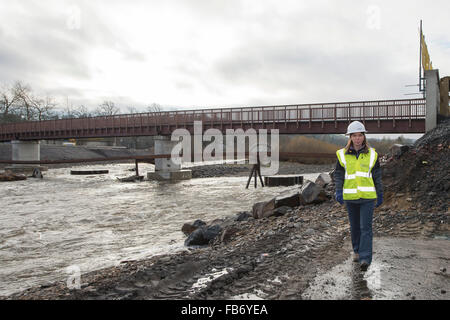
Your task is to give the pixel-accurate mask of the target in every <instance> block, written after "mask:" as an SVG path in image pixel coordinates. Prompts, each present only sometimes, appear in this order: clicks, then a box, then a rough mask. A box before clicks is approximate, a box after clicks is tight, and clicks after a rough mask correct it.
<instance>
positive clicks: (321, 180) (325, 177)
mask: <svg viewBox="0 0 450 320" xmlns="http://www.w3.org/2000/svg"><path fill="white" fill-rule="evenodd" d="M330 183H331V176H330V175H329V174H328V173H321V174H320V175H319V176H318V177H317V179H316V182H315V184H317V185H319V186H321V187H322V188H325V187H326V186H327V185H328V184H330Z"/></svg>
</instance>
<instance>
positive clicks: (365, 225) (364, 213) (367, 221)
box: [345, 200, 375, 264]
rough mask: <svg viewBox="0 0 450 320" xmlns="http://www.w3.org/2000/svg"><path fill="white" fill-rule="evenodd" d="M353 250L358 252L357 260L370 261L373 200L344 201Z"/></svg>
mask: <svg viewBox="0 0 450 320" xmlns="http://www.w3.org/2000/svg"><path fill="white" fill-rule="evenodd" d="M345 204H346V205H347V211H348V218H349V221H350V232H351V236H352V246H353V251H354V252H355V253H358V254H359V262H362V261H363V260H364V261H366V262H368V263H369V264H371V263H372V242H373V233H372V219H373V209H374V207H375V201H367V200H366V201H360V202H359V201H350V202H349V201H345Z"/></svg>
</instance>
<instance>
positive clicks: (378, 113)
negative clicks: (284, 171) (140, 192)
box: [0, 99, 426, 138]
mask: <svg viewBox="0 0 450 320" xmlns="http://www.w3.org/2000/svg"><path fill="white" fill-rule="evenodd" d="M425 116H426V102H425V99H405V100H380V101H359V102H339V103H317V104H299V105H283V106H261V107H242V108H215V109H201V110H183V111H164V112H150V113H136V114H124V115H113V116H99V117H91V118H71V119H59V120H44V121H30V122H22V123H10V124H2V125H0V138H2V137H3V138H5V137H6V136H8V137H9V136H11V135H12V134H16V135H21V134H30V133H44V134H45V133H48V132H57V131H68V130H69V131H74V130H75V131H76V130H97V129H102V130H106V131H108V130H113V129H114V128H136V127H141V128H142V127H151V126H165V125H168V126H175V127H178V126H180V127H183V126H186V125H192V123H193V122H194V121H203V122H205V123H211V124H213V125H218V124H229V123H233V124H235V123H236V122H238V123H239V122H240V123H242V124H244V123H246V124H248V123H250V124H253V123H263V124H265V123H287V122H305V121H308V122H313V121H353V120H362V121H370V120H407V119H409V120H416V119H424V118H425Z"/></svg>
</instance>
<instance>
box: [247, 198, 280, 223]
mask: <svg viewBox="0 0 450 320" xmlns="http://www.w3.org/2000/svg"><path fill="white" fill-rule="evenodd" d="M273 209H275V198H273V199H272V200H270V201H264V202H257V203H255V204H254V205H253V210H252V215H253V218H255V219H262V218H267V217H270V216H272V215H273Z"/></svg>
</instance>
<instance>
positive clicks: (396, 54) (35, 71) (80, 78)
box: [0, 0, 450, 111]
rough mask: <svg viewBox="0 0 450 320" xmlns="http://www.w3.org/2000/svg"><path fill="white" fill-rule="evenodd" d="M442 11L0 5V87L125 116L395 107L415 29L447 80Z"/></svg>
mask: <svg viewBox="0 0 450 320" xmlns="http://www.w3.org/2000/svg"><path fill="white" fill-rule="evenodd" d="M449 12H450V2H449V1H448V0H433V1H423V0H421V1H416V0H413V1H392V0H390V1H381V0H371V1H364V0H362V1H356V0H355V1H342V0H340V1H333V0H331V1H320V0H315V1H299V0H289V1H284V0H255V1H249V0H247V1H234V0H223V1H214V0H185V1H181V0H179V1H167V0H165V1H161V0H158V1H148V0H146V1H138V0H136V1H111V0H108V1H95V0H89V1H73V0H72V1H61V0H39V1H32V0H29V1H24V0H22V1H6V0H2V1H1V2H0V21H1V24H0V83H13V82H14V81H15V80H22V81H24V82H25V83H28V84H29V85H30V86H31V87H32V88H33V89H34V90H35V91H37V92H41V93H43V94H47V93H48V94H51V95H53V96H55V97H56V98H58V100H59V102H60V103H61V104H62V105H64V104H65V103H66V98H68V99H69V101H70V103H73V104H84V105H86V106H87V107H89V108H91V109H93V108H95V107H96V106H97V105H98V104H100V103H101V102H102V101H103V100H111V101H114V102H115V103H116V104H117V105H118V106H120V107H121V108H122V111H126V108H127V106H131V105H132V106H135V107H137V108H138V109H140V108H144V106H146V105H149V104H150V103H159V104H161V105H163V106H172V107H176V108H192V107H194V108H196V107H198V108H205V107H216V106H249V105H254V106H256V105H276V104H297V103H298V104H300V103H313V102H339V101H357V100H369V99H371V100H372V99H373V100H380V99H401V98H412V97H420V96H405V93H414V92H417V88H414V87H408V88H406V87H405V85H410V84H416V83H418V68H419V66H418V63H419V62H418V58H419V35H418V34H419V31H418V29H419V21H420V19H423V24H424V33H425V36H426V41H427V44H428V48H429V51H430V55H431V58H432V60H433V66H434V67H435V68H438V69H439V71H440V75H441V77H442V76H447V75H450V59H449V57H450V36H449V30H450V22H449V21H450V20H449V17H448V14H449Z"/></svg>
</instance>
